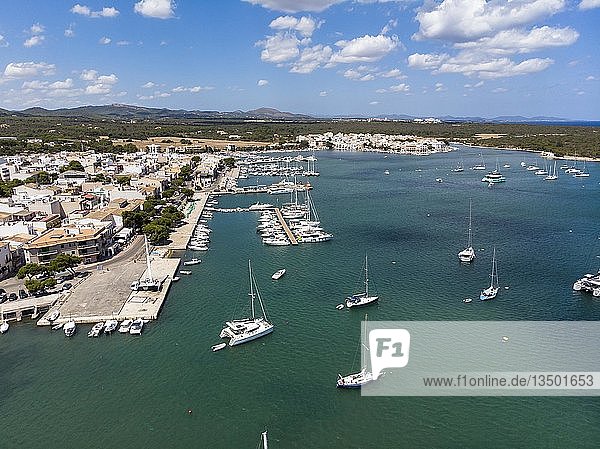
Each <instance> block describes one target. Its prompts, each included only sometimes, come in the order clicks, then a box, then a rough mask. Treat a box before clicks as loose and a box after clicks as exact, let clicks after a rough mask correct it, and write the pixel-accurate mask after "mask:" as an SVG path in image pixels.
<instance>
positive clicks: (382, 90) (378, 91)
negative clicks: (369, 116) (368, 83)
mask: <svg viewBox="0 0 600 449" xmlns="http://www.w3.org/2000/svg"><path fill="white" fill-rule="evenodd" d="M375 92H377V93H378V94H384V93H386V92H387V90H386V89H377V90H376V91H375Z"/></svg>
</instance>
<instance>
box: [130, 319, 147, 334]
mask: <svg viewBox="0 0 600 449" xmlns="http://www.w3.org/2000/svg"><path fill="white" fill-rule="evenodd" d="M143 329H144V320H142V319H141V318H136V319H135V320H133V322H132V323H131V327H130V328H129V334H131V335H141V334H142V330H143Z"/></svg>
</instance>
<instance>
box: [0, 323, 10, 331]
mask: <svg viewBox="0 0 600 449" xmlns="http://www.w3.org/2000/svg"><path fill="white" fill-rule="evenodd" d="M9 327H10V324H8V321H3V322H2V324H0V334H5V333H7V332H8V328H9Z"/></svg>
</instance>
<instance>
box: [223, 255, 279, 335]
mask: <svg viewBox="0 0 600 449" xmlns="http://www.w3.org/2000/svg"><path fill="white" fill-rule="evenodd" d="M248 273H249V278H250V307H251V310H252V313H251V317H250V318H242V319H239V320H232V321H226V322H225V326H224V327H223V329H222V330H221V333H220V335H219V336H220V337H221V338H229V346H236V345H241V344H242V343H247V342H249V341H252V340H256V339H257V338H260V337H264V336H265V335H268V334H270V333H271V332H273V327H274V326H273V324H272V323H270V322H269V319H268V317H267V312H266V311H265V307H264V305H263V302H262V298H261V296H260V292H259V290H258V286H257V285H256V280H255V279H254V276H253V275H252V265H251V263H250V261H248ZM255 299H258V303H259V305H260V310H261V312H262V316H261V317H257V316H256V314H255V310H254V300H255Z"/></svg>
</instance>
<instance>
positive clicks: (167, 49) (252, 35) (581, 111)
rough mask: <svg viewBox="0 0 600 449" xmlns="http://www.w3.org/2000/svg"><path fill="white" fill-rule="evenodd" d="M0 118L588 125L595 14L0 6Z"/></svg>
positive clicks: (367, 1)
mask: <svg viewBox="0 0 600 449" xmlns="http://www.w3.org/2000/svg"><path fill="white" fill-rule="evenodd" d="M0 6H1V9H2V14H1V15H0V108H4V109H9V110H23V109H26V108H29V107H34V106H40V107H45V108H49V109H56V108H61V107H76V106H81V105H101V104H112V103H122V104H132V105H139V106H148V107H161V108H162V107H166V108H170V109H188V110H219V111H233V110H250V109H255V108H259V107H272V108H276V109H279V110H282V111H289V112H296V113H304V114H310V115H315V116H331V115H334V116H345V115H351V116H379V115H391V114H408V115H413V116H421V117H430V116H437V117H441V116H445V115H453V116H463V117H465V116H481V117H489V118H491V117H496V116H502V115H521V116H527V117H534V116H552V117H563V118H569V119H575V120H600V52H599V50H598V46H599V45H600V0H489V1H485V0H425V1H422V0H418V1H417V0H414V1H411V0H176V1H174V0H129V1H126V0H114V1H110V0H80V2H77V1H65V0H51V1H48V0H2V3H1V5H0Z"/></svg>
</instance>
